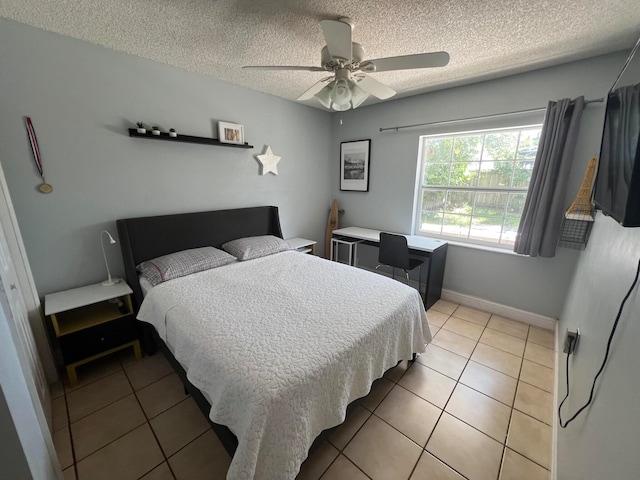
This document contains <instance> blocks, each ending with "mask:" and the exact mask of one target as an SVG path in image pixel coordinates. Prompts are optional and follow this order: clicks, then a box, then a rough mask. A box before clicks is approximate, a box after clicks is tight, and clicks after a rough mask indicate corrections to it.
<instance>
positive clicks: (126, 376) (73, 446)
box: [65, 361, 184, 480]
mask: <svg viewBox="0 0 640 480" xmlns="http://www.w3.org/2000/svg"><path fill="white" fill-rule="evenodd" d="M119 364H120V367H121V370H122V372H123V373H124V375H125V378H126V379H127V382H128V383H129V386H130V387H131V393H128V394H127V395H125V396H124V397H122V398H119V399H117V400H115V401H113V402H111V403H108V404H106V405H104V406H102V407H100V408H99V409H97V410H95V411H93V412H91V413H89V414H87V415H85V416H83V417H80V418H78V419H77V420H75V421H74V422H71V419H70V417H69V433H70V438H71V442H72V449H73V450H72V451H73V460H74V464H73V465H74V469H75V472H76V478H77V479H78V480H79V475H78V472H77V464H78V462H80V461H82V460H84V459H86V458H89V457H90V456H91V455H94V454H96V453H97V452H99V451H100V450H102V449H103V448H105V447H107V446H109V445H111V444H112V443H114V442H116V441H118V440H120V439H121V438H122V437H124V436H125V435H128V434H129V433H131V432H132V431H134V430H135V429H137V428H140V427H141V426H142V425H144V424H147V425H149V429H150V430H151V432H152V433H153V435H154V438H155V439H156V442H157V443H158V446H159V448H160V452H161V453H162V455H163V458H164V461H165V462H167V465H168V466H169V470H170V471H171V474H172V475H173V470H172V469H171V466H170V465H169V462H168V461H167V460H168V459H167V457H166V455H165V454H164V450H162V446H160V442H159V441H158V438H157V436H156V435H155V431H154V430H153V427H151V423H150V420H149V418H148V416H147V414H146V412H145V411H144V408H143V407H142V404H141V403H140V400H139V399H138V396H137V395H136V390H135V389H134V387H133V384H132V383H131V380H130V379H129V376H128V375H127V373H126V369H125V367H124V365H122V363H121V361H119ZM117 373H119V372H118V371H115V372H112V373H111V374H109V375H105V376H104V377H102V378H99V379H97V380H95V381H93V382H90V383H88V384H87V385H91V384H93V383H96V382H98V381H100V380H104V379H105V378H107V377H109V376H111V375H115V374H117ZM169 375H170V374H169ZM167 376H168V375H165V376H164V377H161V378H159V379H157V380H155V381H153V382H151V383H150V384H148V385H145V386H143V387H141V389H142V388H145V387H147V386H149V385H152V384H153V383H155V382H157V381H160V380H162V379H164V378H166V377H167ZM87 385H85V386H87ZM85 386H82V387H80V388H78V389H75V390H74V392H76V391H78V390H82V389H83V388H84V387H85ZM72 393H73V392H72ZM65 396H66V393H65ZM129 396H133V397H134V398H135V400H136V402H137V403H138V406H139V407H140V410H141V411H142V414H143V416H144V418H145V421H144V422H143V423H141V424H140V425H136V426H135V427H134V428H132V429H131V430H128V431H127V432H124V433H123V434H122V435H119V436H118V437H116V438H114V439H112V440H111V441H109V442H108V443H106V444H104V445H102V446H101V447H100V448H98V449H97V450H95V451H93V452H91V453H89V454H88V455H86V456H85V457H84V458H82V459H80V460H76V455H75V445H74V443H73V437H72V436H71V424H72V423H77V422H79V421H80V420H83V419H85V418H87V417H89V416H90V415H93V414H95V413H97V412H99V411H100V410H103V409H105V408H107V407H110V406H111V405H114V404H115V403H117V402H119V401H121V400H123V399H125V398H127V397H129ZM65 401H66V399H65ZM182 401H184V400H181V401H180V402H178V403H176V405H178V404H179V403H181V402H182ZM174 406H175V405H174ZM170 408H173V406H172V407H170ZM67 410H68V404H67ZM167 410H169V409H166V410H164V411H167ZM162 413H164V412H162ZM154 418H155V417H154ZM159 465H160V464H158V465H155V466H154V467H153V468H152V469H151V470H149V471H148V472H146V473H145V474H144V475H146V474H148V473H149V472H151V471H152V470H153V469H155V468H157V467H158V466H159ZM144 475H142V476H144ZM174 478H175V475H174Z"/></svg>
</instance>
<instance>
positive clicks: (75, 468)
mask: <svg viewBox="0 0 640 480" xmlns="http://www.w3.org/2000/svg"><path fill="white" fill-rule="evenodd" d="M62 392H63V396H64V408H65V410H66V412H67V422H68V424H67V428H68V429H69V443H70V444H71V461H72V462H73V463H72V464H71V467H67V468H73V473H74V474H75V476H76V480H79V479H80V476H79V475H78V462H76V447H75V444H74V443H73V433H71V414H70V413H69V402H67V389H66V388H65V386H64V382H62ZM65 470H66V469H65Z"/></svg>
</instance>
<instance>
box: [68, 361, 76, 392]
mask: <svg viewBox="0 0 640 480" xmlns="http://www.w3.org/2000/svg"><path fill="white" fill-rule="evenodd" d="M67 377H69V386H71V387H75V386H76V385H78V375H76V367H75V365H69V366H67Z"/></svg>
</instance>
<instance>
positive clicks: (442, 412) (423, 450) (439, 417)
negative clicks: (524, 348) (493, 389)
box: [409, 305, 491, 478]
mask: <svg viewBox="0 0 640 480" xmlns="http://www.w3.org/2000/svg"><path fill="white" fill-rule="evenodd" d="M458 307H459V305H458ZM458 307H456V308H455V309H454V310H453V312H451V314H449V318H447V320H445V322H444V323H443V324H442V326H441V327H440V329H442V328H443V327H444V326H445V325H446V323H447V322H448V321H449V320H450V319H451V317H453V314H454V313H455V311H456V310H457V309H458ZM455 318H458V317H455ZM489 318H491V316H489ZM461 320H464V319H461ZM465 321H468V320H465ZM487 323H489V319H487ZM485 329H486V326H485V327H484V328H483V330H482V332H483V333H484V330H485ZM445 330H447V329H445ZM447 331H449V330H447ZM452 333H455V332H452ZM461 336H463V335H461ZM480 336H482V333H481V334H480ZM465 338H467V337H465ZM479 342H480V339H479V338H478V340H477V341H476V345H475V346H474V347H473V350H472V351H471V353H470V354H469V357H467V361H466V363H465V364H464V367H463V369H462V371H461V372H460V376H459V377H458V379H456V384H455V385H454V386H453V389H451V393H450V394H449V397H448V398H447V401H446V402H445V404H444V406H443V407H442V409H441V410H440V415H439V416H438V420H437V421H436V423H435V425H434V426H433V429H432V430H431V433H430V434H429V437H428V438H427V441H426V443H425V444H424V448H423V449H422V453H421V454H420V457H418V462H419V461H420V458H421V457H422V455H424V452H427V453H428V454H429V455H432V456H433V457H434V458H437V459H438V460H439V461H440V462H442V463H443V464H445V465H446V466H448V467H449V468H450V469H451V470H453V471H454V472H456V473H458V474H459V475H461V476H462V477H464V478H467V477H466V476H465V475H463V474H462V473H461V472H459V471H458V470H456V469H455V468H453V467H452V466H451V465H449V464H448V463H447V462H445V461H443V460H442V459H441V458H439V457H438V456H436V455H434V454H433V453H432V452H430V451H429V450H427V445H428V444H429V440H431V437H433V433H434V432H435V431H436V428H438V424H439V423H440V420H441V419H442V416H443V415H444V413H445V409H446V408H447V405H448V404H449V401H450V400H451V397H452V396H453V392H454V391H455V389H456V388H457V386H458V384H459V383H460V377H462V373H464V371H465V369H466V368H467V365H469V362H470V361H471V356H472V355H473V352H475V350H476V347H477V346H478V343H479ZM435 346H436V347H437V345H435ZM440 348H442V347H440ZM444 350H447V349H444ZM447 351H449V350H447ZM451 353H455V352H451ZM455 354H456V355H458V354H457V353H455ZM460 356H461V357H462V355H460ZM462 358H465V357H462ZM423 366H424V367H426V368H429V367H427V366H426V365H423ZM431 370H434V371H436V372H437V370H435V369H431ZM438 373H440V372H438ZM443 375H444V374H443ZM445 376H446V375H445ZM447 378H451V377H447ZM463 385H464V384H463ZM465 386H466V385H465ZM421 398H422V397H421ZM425 400H426V399H425ZM427 401H428V400H427ZM436 406H437V405H436ZM447 413H449V412H447ZM449 415H451V414H449ZM454 418H457V417H455V416H454ZM460 421H462V422H463V423H464V424H465V425H468V423H466V422H464V421H463V420H460ZM469 426H470V427H471V428H474V429H475V430H478V429H477V428H475V427H473V426H472V425H469ZM478 431H480V430H478ZM481 433H483V434H485V433H484V432H481ZM485 435H486V434H485ZM418 462H416V464H415V465H414V467H413V470H412V471H411V475H413V473H414V472H415V469H416V468H417V467H418ZM409 478H411V476H409Z"/></svg>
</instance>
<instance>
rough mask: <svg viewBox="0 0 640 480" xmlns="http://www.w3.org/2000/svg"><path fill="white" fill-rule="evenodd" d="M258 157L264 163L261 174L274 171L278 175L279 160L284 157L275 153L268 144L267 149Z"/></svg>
mask: <svg viewBox="0 0 640 480" xmlns="http://www.w3.org/2000/svg"><path fill="white" fill-rule="evenodd" d="M256 157H257V158H258V161H259V162H260V163H261V164H262V173H261V175H265V174H267V173H269V172H271V173H273V174H274V175H278V162H279V161H280V159H281V158H282V157H279V156H278V155H274V154H273V152H272V151H271V147H270V146H269V145H267V149H266V150H265V152H264V153H263V154H262V155H256Z"/></svg>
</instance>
